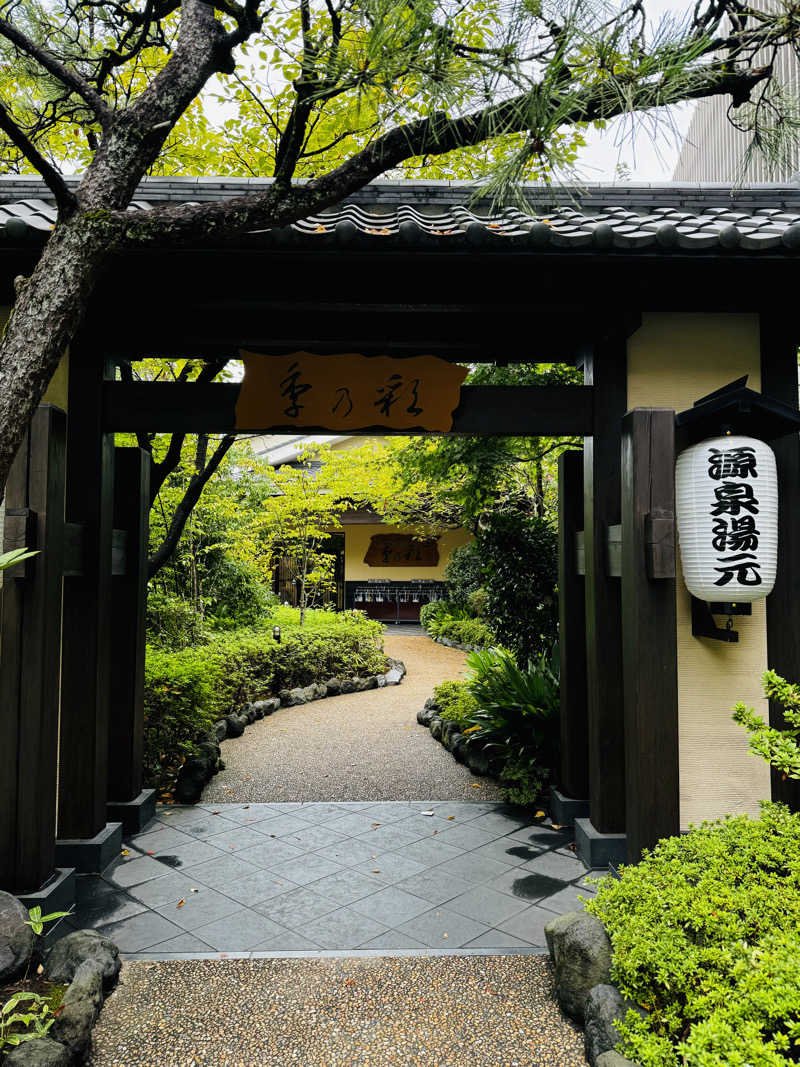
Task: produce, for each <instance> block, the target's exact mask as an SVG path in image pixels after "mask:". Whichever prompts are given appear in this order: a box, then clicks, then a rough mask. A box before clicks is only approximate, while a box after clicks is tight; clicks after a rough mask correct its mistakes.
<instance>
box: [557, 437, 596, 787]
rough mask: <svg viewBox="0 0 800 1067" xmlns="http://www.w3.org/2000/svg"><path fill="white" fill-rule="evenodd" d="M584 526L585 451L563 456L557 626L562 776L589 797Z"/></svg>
mask: <svg viewBox="0 0 800 1067" xmlns="http://www.w3.org/2000/svg"><path fill="white" fill-rule="evenodd" d="M582 526H583V454H582V453H581V452H578V451H577V450H572V451H570V452H562V454H561V455H560V456H559V457H558V630H559V640H558V646H559V655H560V657H561V694H560V700H561V719H560V731H561V775H560V779H559V786H560V789H561V791H562V792H563V793H564V794H565V795H566V796H568V797H571V798H573V799H576V800H583V799H585V798H586V797H588V795H589V749H588V743H587V729H588V722H587V715H586V614H585V610H584V599H585V592H584V579H583V578H582V577H581V575H580V574H579V573H578V559H577V552H576V550H575V548H576V537H577V534H578V531H579V530H580V529H581V527H582Z"/></svg>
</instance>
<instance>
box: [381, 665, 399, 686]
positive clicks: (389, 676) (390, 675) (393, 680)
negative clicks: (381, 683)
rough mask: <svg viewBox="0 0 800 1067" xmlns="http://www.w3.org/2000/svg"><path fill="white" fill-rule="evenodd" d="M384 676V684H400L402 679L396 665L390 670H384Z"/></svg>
mask: <svg viewBox="0 0 800 1067" xmlns="http://www.w3.org/2000/svg"><path fill="white" fill-rule="evenodd" d="M384 677H385V679H386V684H387V685H400V683H401V682H402V680H403V675H402V673H401V672H400V671H399V670H398V669H397V667H392V669H391V670H390V671H387V672H386V674H385V675H384Z"/></svg>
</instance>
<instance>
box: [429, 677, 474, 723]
mask: <svg viewBox="0 0 800 1067" xmlns="http://www.w3.org/2000/svg"><path fill="white" fill-rule="evenodd" d="M433 699H434V700H435V701H436V706H437V708H438V709H439V714H440V715H441V717H442V718H443V719H452V720H453V722H458V723H461V724H462V726H468V725H470V724H471V721H472V715H474V713H475V712H476V711H477V710H478V702H477V700H476V699H475V697H474V696H473V695H472V693H471V692H470V688H469V685H468V683H467V682H461V681H455V682H442V683H441V684H440V685H437V686H436V688H435V689H434V691H433Z"/></svg>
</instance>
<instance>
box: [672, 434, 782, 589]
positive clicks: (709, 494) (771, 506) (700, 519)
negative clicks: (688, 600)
mask: <svg viewBox="0 0 800 1067" xmlns="http://www.w3.org/2000/svg"><path fill="white" fill-rule="evenodd" d="M675 504H676V508H677V516H676V518H677V525H678V538H679V541H680V549H681V562H682V564H683V578H684V581H685V582H686V587H687V589H688V590H689V592H690V593H692V595H693V596H696V597H698V598H699V599H700V600H707V601H710V602H714V601H717V602H719V601H722V602H724V603H731V602H733V603H749V602H751V601H753V600H761V599H762V597H765V596H767V595H768V594H769V593H771V592H772V587H773V585H774V584H775V569H776V567H777V562H778V478H777V472H776V469H775V454H774V452H773V451H772V449H771V448H770V447H769V445H765V444H764V442H763V441H759V440H757V439H756V438H754V437H736V436H732V435H731V436H728V437H712V438H709V440H707V441H702V442H701V443H700V444H698V445H692V447H691V448H687V449H686V450H685V451H684V452H681V454H680V455H679V456H678V461H677V464H676V467H675Z"/></svg>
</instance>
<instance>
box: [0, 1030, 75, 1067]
mask: <svg viewBox="0 0 800 1067" xmlns="http://www.w3.org/2000/svg"><path fill="white" fill-rule="evenodd" d="M71 1063H72V1057H71V1056H70V1054H69V1050H68V1049H66V1048H64V1046H63V1045H60V1044H59V1043H58V1041H53V1039H52V1038H49V1037H37V1038H34V1040H33V1041H23V1043H22V1044H21V1045H17V1047H16V1048H15V1049H12V1051H11V1052H9V1054H8V1055H7V1056H6V1058H5V1060H4V1061H3V1065H4V1067H69V1065H70V1064H71Z"/></svg>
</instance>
